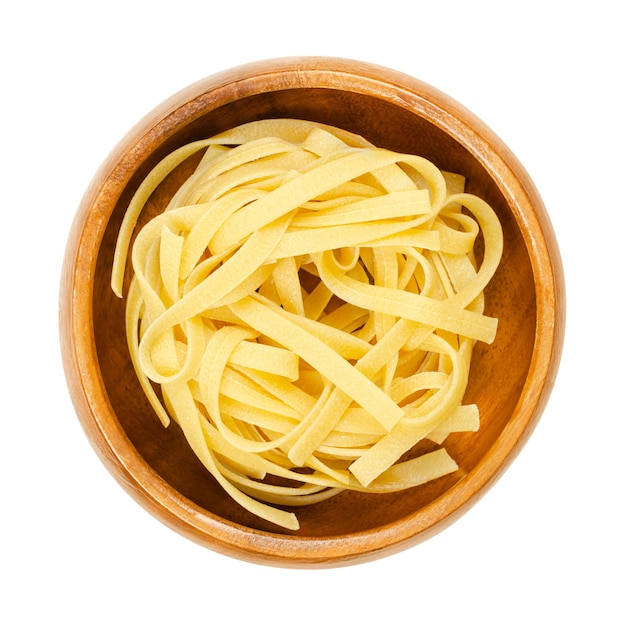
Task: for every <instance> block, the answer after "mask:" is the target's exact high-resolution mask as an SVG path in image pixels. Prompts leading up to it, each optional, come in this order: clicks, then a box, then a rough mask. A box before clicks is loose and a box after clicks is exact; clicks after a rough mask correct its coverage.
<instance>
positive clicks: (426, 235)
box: [111, 119, 503, 530]
mask: <svg viewBox="0 0 626 626" xmlns="http://www.w3.org/2000/svg"><path fill="white" fill-rule="evenodd" d="M193 155H198V158H199V159H200V160H199V164H198V165H197V167H196V168H195V171H194V172H193V174H192V175H191V176H190V177H189V178H188V179H187V180H185V182H184V183H183V184H182V185H181V186H180V187H179V188H178V190H177V191H176V192H175V193H174V195H173V197H172V198H171V200H170V201H169V204H168V206H167V208H166V209H165V210H164V211H163V212H162V213H160V214H159V215H157V216H156V217H154V218H153V219H152V220H150V221H149V222H148V223H147V224H146V225H145V226H144V227H143V228H142V229H140V230H139V232H137V233H136V232H135V231H136V225H137V222H138V218H139V215H140V214H141V211H142V209H143V208H144V205H145V204H146V202H147V201H148V199H149V198H150V196H151V195H152V193H153V192H154V191H155V190H156V189H157V188H158V187H159V185H160V184H161V183H162V182H163V180H164V179H165V178H166V177H167V176H168V174H170V173H171V172H172V171H173V170H174V169H175V168H176V167H178V166H179V165H180V164H181V163H183V162H184V161H186V160H187V159H188V158H189V157H191V156H193ZM479 234H480V235H481V238H482V246H481V248H482V251H481V254H480V255H475V252H474V250H475V244H476V241H477V238H478V236H479ZM131 243H132V245H131ZM502 245H503V242H502V229H501V226H500V224H499V222H498V219H497V217H496V214H495V212H494V211H493V210H492V208H491V207H490V206H489V205H488V204H487V203H486V202H485V201H484V200H482V199H480V198H479V197H477V196H475V195H472V194H469V193H466V192H465V190H464V178H463V176H461V175H460V174H456V173H449V172H445V171H442V170H440V169H439V168H438V167H436V166H435V165H434V164H433V163H432V162H430V161H428V160H427V159H425V158H422V157H419V156H416V155H411V154H402V153H397V152H393V151H391V150H387V149H382V148H378V147H375V146H374V145H372V144H370V143H369V142H368V141H366V140H365V139H363V138H362V137H360V136H357V135H354V134H352V133H350V132H347V131H344V130H341V129H338V128H334V127H331V126H327V125H324V124H318V123H313V122H308V121H303V120H293V119H272V120H262V121H255V122H251V123H248V124H243V125H241V126H239V127H237V128H234V129H232V130H229V131H227V132H224V133H222V134H219V135H217V136H214V137H212V138H209V139H206V140H201V141H196V142H194V143H190V144H188V145H185V146H183V147H181V148H179V149H178V150H176V151H174V152H172V153H171V154H170V155H169V156H167V157H166V158H165V159H163V160H162V161H161V162H160V163H159V164H158V165H157V166H156V167H155V168H154V169H153V170H152V171H151V173H150V174H149V175H148V176H147V177H146V178H145V180H144V181H143V182H142V184H141V185H140V187H139V188H138V190H137V192H136V193H135V195H134V197H133V199H132V201H131V202H130V205H129V207H128V209H127V211H126V214H125V217H124V221H123V223H122V227H121V229H120V232H119V237H118V242H117V247H116V251H115V257H114V264H113V273H112V281H111V284H112V288H113V290H114V291H115V293H116V294H117V295H118V296H120V297H122V296H123V293H122V292H123V284H124V275H125V272H126V271H129V272H131V276H132V277H131V280H130V287H129V289H128V292H127V293H126V294H125V298H126V333H127V340H128V346H129V351H130V357H131V359H132V362H133V366H134V368H135V371H136V373H137V377H138V379H139V381H140V383H141V386H142V388H143V390H144V391H145V393H146V395H147V397H148V399H149V401H150V403H151V405H152V406H153V408H154V410H155V413H156V415H157V416H158V418H159V419H160V420H161V421H162V423H163V425H164V426H166V427H167V426H169V424H170V420H173V421H175V422H176V423H177V424H178V426H179V427H180V428H181V429H182V431H183V433H184V435H185V437H186V439H187V441H188V443H189V445H190V447H191V448H192V450H193V451H194V453H195V454H196V455H197V457H198V458H199V459H200V461H201V462H202V463H203V464H204V466H205V467H206V469H207V470H208V471H209V472H210V473H211V474H212V475H213V477H214V478H215V479H216V480H217V482H218V483H219V484H220V485H221V487H222V488H223V489H224V490H225V491H226V492H227V493H228V494H229V495H230V496H231V497H232V498H233V499H234V500H235V501H237V502H238V503H239V504H240V505H241V506H242V507H244V508H246V509H247V510H248V511H250V512H252V513H254V514H255V515H257V516H259V517H261V518H263V519H265V520H267V521H270V522H272V523H274V524H277V525H278V526H281V527H283V528H286V529H290V530H296V529H297V528H298V527H299V524H298V519H297V516H296V514H295V513H294V511H293V508H294V507H297V506H304V505H310V504H314V503H316V502H320V501H322V500H325V499H327V498H330V497H332V496H334V495H335V494H337V493H339V492H341V491H344V490H357V491H364V492H371V493H386V492H392V491H397V490H402V489H407V488H411V487H415V486H417V485H420V484H423V483H425V482H428V481H431V480H434V479H436V478H439V477H441V476H444V475H446V474H450V473H453V472H455V471H457V469H458V467H457V464H456V463H455V461H454V459H452V458H451V456H450V455H449V454H448V452H447V451H446V449H445V441H446V438H447V437H448V435H449V434H450V433H452V432H463V431H470V432H473V431H476V430H477V429H478V428H479V421H480V420H479V407H477V406H476V405H473V404H464V403H463V397H464V395H465V390H466V386H467V381H468V375H469V369H470V364H471V358H472V350H473V347H474V344H475V343H476V341H482V342H486V343H491V342H492V341H493V340H494V338H495V334H496V329H497V320H496V319H494V318H492V317H489V316H487V315H485V313H484V295H483V294H484V289H485V287H486V285H487V284H488V282H489V280H490V279H491V277H492V276H493V274H494V272H495V271H496V268H497V266H498V263H499V261H500V257H501V254H502ZM478 256H479V257H480V258H478ZM127 265H128V270H127ZM423 440H429V441H430V443H431V444H432V445H431V446H430V447H429V448H427V449H428V452H426V453H423V454H417V455H413V454H412V453H411V451H412V450H413V449H414V448H415V447H416V444H418V443H419V442H421V441H423ZM268 477H271V478H272V479H271V480H268Z"/></svg>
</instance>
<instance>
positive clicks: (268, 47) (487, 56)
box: [0, 0, 626, 625]
mask: <svg viewBox="0 0 626 626" xmlns="http://www.w3.org/2000/svg"><path fill="white" fill-rule="evenodd" d="M8 6H10V7H11V8H4V9H3V10H2V16H1V18H0V22H1V24H2V25H1V26H0V29H1V30H2V36H1V37H0V63H1V64H2V90H3V94H4V95H3V96H2V99H1V100H0V107H1V116H0V120H1V121H2V128H1V130H0V158H1V159H2V169H1V170H0V171H1V172H2V195H1V196H0V198H1V202H2V209H1V213H0V215H1V222H0V225H1V231H0V232H1V241H2V243H1V245H0V255H1V257H2V258H1V266H0V267H2V308H1V313H0V315H2V326H1V329H2V330H1V332H2V340H1V343H0V355H1V361H2V376H1V377H0V380H1V383H0V384H1V385H2V388H1V394H2V428H1V430H0V446H1V448H0V450H1V454H0V463H1V474H0V475H1V480H2V491H1V496H0V497H1V500H0V501H1V503H2V505H1V506H2V514H1V517H0V529H1V532H0V542H1V544H0V569H1V570H2V578H3V582H2V583H1V586H0V622H1V623H3V624H7V625H13V624H29V625H30V624H48V623H58V624H74V623H82V624H109V623H112V624H123V625H125V624H157V625H160V624H170V623H177V624H182V623H192V622H191V620H194V621H193V623H211V622H214V621H215V620H220V621H222V620H224V619H228V621H229V623H232V624H243V623H250V624H254V623H259V622H260V623H261V624H265V623H270V621H274V620H276V621H277V622H279V623H294V624H299V625H307V624H314V623H315V624H318V623H324V624H329V623H331V624H340V623H342V622H347V623H358V622H359V621H361V622H363V623H366V624H374V623H381V622H384V623H393V622H394V621H395V620H396V619H397V620H401V621H402V622H403V623H423V624H427V623H437V624H457V623H469V624H528V623H533V624H569V623H573V622H574V621H575V622H576V623H585V624H590V623H593V624H602V625H607V624H625V623H626V609H625V607H624V601H623V600H622V599H620V597H619V596H620V595H621V594H622V592H623V591H624V587H625V582H626V577H625V575H624V558H625V557H626V550H625V541H624V531H625V525H624V521H625V517H624V513H623V509H622V505H623V501H624V494H625V489H624V480H623V476H624V462H623V454H622V453H623V450H624V436H625V434H626V429H625V427H624V422H625V418H626V411H625V409H624V394H623V390H624V387H625V386H626V381H625V376H624V375H625V374H626V368H625V367H624V360H623V359H624V353H625V348H626V346H625V342H624V322H623V319H622V318H623V308H624V307H623V304H622V302H623V300H622V298H621V297H620V296H621V292H622V291H623V279H624V270H625V269H626V264H625V262H624V249H625V247H626V246H625V242H624V235H625V230H624V229H625V226H626V223H625V220H624V213H625V209H626V207H625V199H624V198H625V194H624V191H623V189H624V182H625V172H626V158H625V156H624V155H625V145H626V144H625V142H626V134H625V122H624V115H625V112H626V101H625V99H624V95H623V94H624V82H625V74H624V61H625V60H626V46H625V44H624V36H623V28H622V26H623V24H622V19H621V17H619V16H621V12H620V13H619V16H618V8H617V7H618V6H619V3H617V2H612V1H611V0H595V1H594V2H591V3H587V2H585V3H582V2H578V1H571V2H550V1H549V0H544V1H542V2H533V1H526V2H524V3H517V4H514V3H505V2H481V1H478V2H438V3H437V2H432V1H431V2H423V3H422V2H418V1H414V2H411V3H409V2H402V3H400V2H392V1H389V0H387V1H385V2H377V3H375V2H368V1H366V0H363V1H361V2H358V3H357V2H338V1H337V0H334V1H332V2H326V1H320V2H316V3H297V2H276V1H271V0H265V1H263V2H248V3H246V2H221V3H217V2H208V1H207V2H191V1H187V0H177V1H175V2H160V1H154V0H153V1H151V2H147V1H145V2H132V1H131V0H126V1H124V2H118V1H116V0H110V1H109V2H106V3H100V4H96V3H87V2H85V3H77V2H67V1H65V0H57V1H56V2H44V1H35V2H22V3H17V2H13V3H10V5H8ZM292 55H328V56H341V57H348V58H354V59H360V60H364V61H371V62H374V63H377V64H380V65H386V66H388V67H391V68H394V69H396V70H401V71H403V72H405V73H408V74H411V75H413V76H415V77H417V78H420V79H422V80H424V81H426V82H428V83H430V84H431V85H433V86H435V87H437V88H439V89H440V90H442V91H444V92H446V93H447V94H448V95H450V96H452V97H453V98H454V99H456V100H458V101H460V102H461V103H463V104H464V105H465V106H466V107H468V108H469V109H471V110H472V111H473V112H474V113H475V114H477V115H478V116H479V117H480V118H482V119H483V120H484V121H485V122H486V123H487V124H488V125H489V126H490V127H491V128H492V129H493V130H494V131H495V132H496V133H497V134H498V135H499V136H500V137H501V138H502V139H503V140H504V141H505V142H506V143H507V144H508V145H509V147H510V148H511V149H512V150H513V152H514V153H515V154H516V156H517V157H518V158H519V159H520V161H521V162H522V163H523V164H524V166H525V167H526V169H527V170H528V172H529V173H530V175H531V177H532V178H533V180H534V182H535V183H536V185H537V187H538V189H539V191H540V193H541V195H542V197H543V199H544V201H545V204H546V205H547V208H548V211H549V214H550V217H551V219H552V222H553V225H554V228H555V230H556V233H557V237H558V240H559V242H560V246H561V253H562V257H563V261H564V266H565V272H566V280H567V298H568V318H567V332H566V341H565V347H564V350H563V359H562V364H561V369H560V372H559V377H558V379H557V383H556V386H555V388H554V391H553V394H552V396H551V399H550V401H549V404H548V406H547V409H546V410H545V412H544V415H543V418H542V420H541V422H540V424H539V426H538V428H537V429H536V431H535V433H534V435H533V437H532V438H531V439H530V441H529V443H528V444H527V446H526V447H525V448H524V450H523V451H522V453H521V455H520V456H519V457H518V458H517V460H516V461H515V462H514V464H513V465H512V466H511V468H510V469H509V470H508V472H507V473H506V474H505V476H504V477H503V478H502V479H501V480H500V481H499V482H498V483H497V484H496V485H495V486H494V487H493V488H492V489H491V490H490V491H489V493H488V494H487V495H486V496H485V497H484V498H483V499H482V500H481V501H480V502H479V503H478V504H477V505H476V506H475V507H474V508H473V509H472V510H471V511H469V512H468V513H467V514H466V515H465V516H464V517H463V518H462V519H461V520H459V521H458V522H457V523H455V524H454V525H453V526H452V527H450V528H449V529H447V530H445V531H444V532H443V533H441V534H439V535H438V536H436V537H435V538H433V539H431V540H429V541H427V542H425V543H423V544H421V545H418V546H416V547H414V548H412V549H409V550H406V551H404V552H402V553H401V554H398V555H395V556H392V557H388V558H385V559H382V560H379V561H375V562H373V563H368V564H364V565H358V566H353V567H348V568H340V569H331V570H283V569H277V568H270V567H266V566H260V565H252V564H249V563H244V562H240V561H236V560H234V559H231V558H227V557H224V556H221V555H218V554H215V553H213V552H211V551H209V550H207V549H205V548H201V547H199V546H197V545H195V544H193V543H191V542H189V541H188V540H186V539H183V538H182V537H180V536H178V535H177V534H176V533H174V532H173V531H170V530H168V529H166V528H165V527H164V526H162V525H161V523H160V522H158V521H156V520H155V519H154V518H153V517H151V516H150V515H149V514H148V513H147V512H145V511H144V510H143V509H142V508H140V507H139V505H137V504H136V503H135V502H134V501H133V500H132V499H131V498H130V497H129V496H128V495H127V494H126V492H125V491H123V490H122V489H121V488H120V487H119V486H118V484H117V483H116V482H115V481H114V480H113V479H112V478H111V476H110V475H109V474H108V472H107V471H106V470H105V469H104V467H103V466H102V465H101V463H100V461H99V460H98V459H97V457H96V455H95V453H94V452H93V450H92V448H91V446H90V445H89V443H88V442H87V439H86V438H85V436H84V434H83V432H82V430H81V428H80V426H79V424H78V421H77V419H76V416H75V413H74V411H73V408H72V405H71V402H70V398H69V395H68V392H67V388H66V385H65V379H64V375H63V371H62V367H61V360H60V352H59V340H58V330H57V328H58V326H57V309H58V288H59V278H60V271H61V259H62V254H63V251H64V247H65V242H66V239H67V235H68V231H69V228H70V224H71V222H72V219H73V217H74V213H75V210H76V208H77V206H78V204H79V202H80V199H81V196H82V194H83V192H84V190H85V189H86V187H87V185H88V184H89V182H90V180H91V178H92V176H93V174H94V172H95V170H96V169H97V167H98V166H99V165H100V163H101V162H102V161H103V160H104V158H105V157H106V156H107V154H108V153H109V151H110V150H111V149H112V148H113V146H114V145H115V143H117V141H118V140H119V139H120V138H121V137H122V135H124V134H125V133H126V132H127V131H128V130H129V129H130V128H131V127H132V126H133V125H134V124H135V123H136V122H137V121H138V120H139V119H140V118H141V117H142V116H143V115H144V114H146V113H148V112H149V111H150V110H152V109H153V108H154V107H155V106H156V105H157V104H159V103H160V102H161V101H162V100H164V99H165V98H167V97H168V96H170V95H171V94H173V93H175V92H176V91H178V90H179V89H181V88H183V87H185V86H186V85H188V84H190V83H192V82H194V81H196V80H198V79H200V78H203V77H205V76H207V75H210V74H213V73H215V72H218V71H221V70H223V69H227V68H230V67H233V66H236V65H239V64H242V63H247V62H249V61H253V60H258V59H264V58H272V57H279V56H292ZM253 620H256V622H255V621H253Z"/></svg>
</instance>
